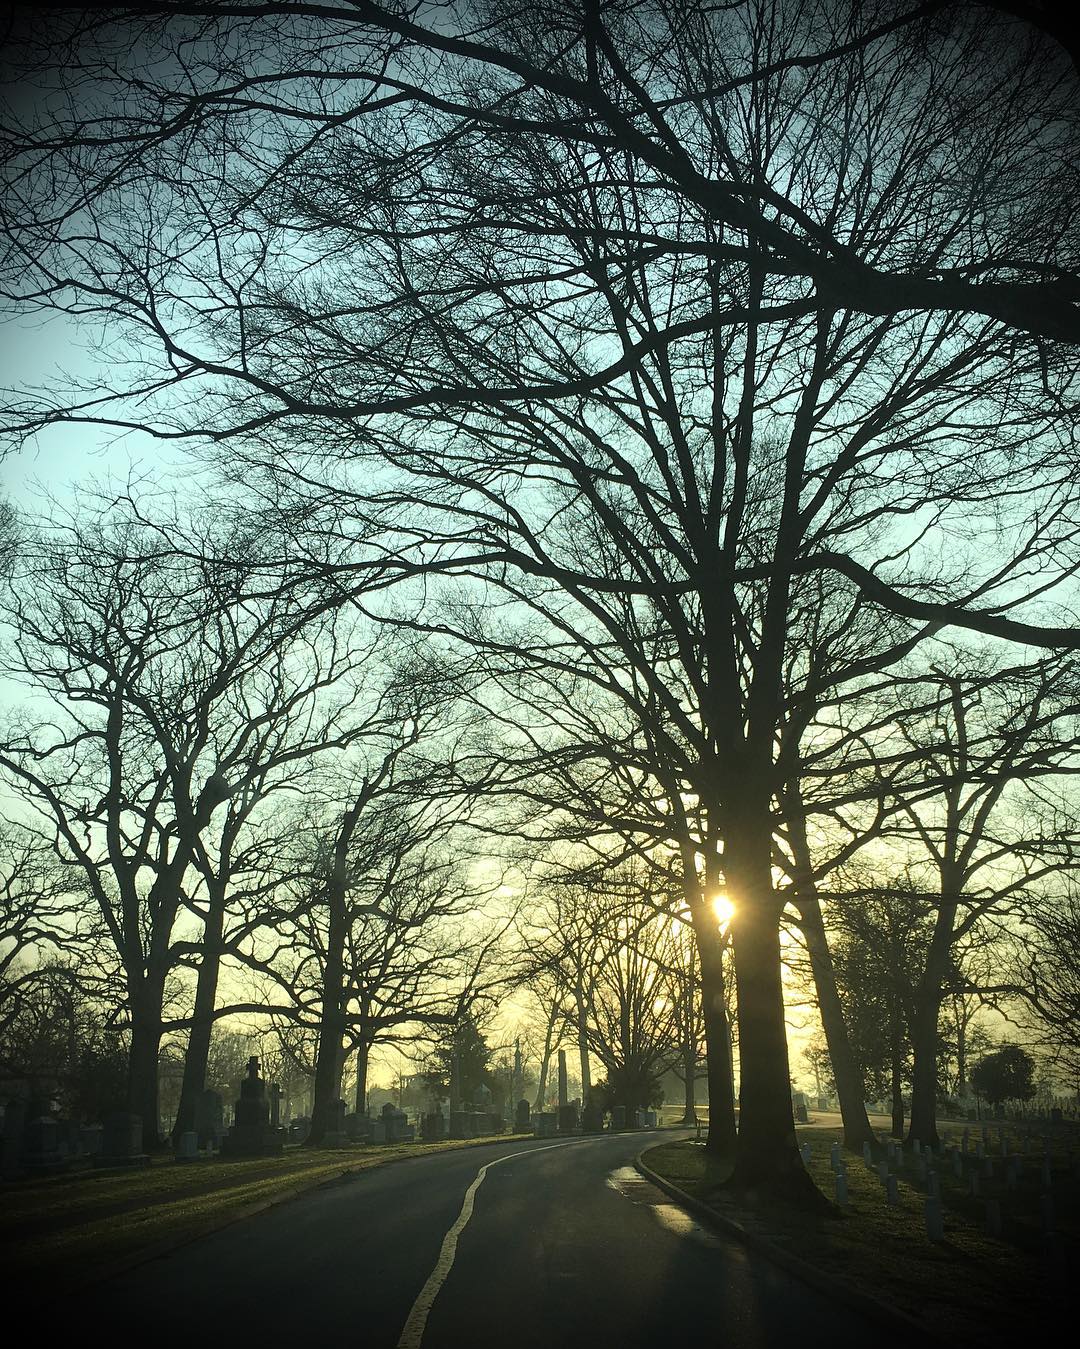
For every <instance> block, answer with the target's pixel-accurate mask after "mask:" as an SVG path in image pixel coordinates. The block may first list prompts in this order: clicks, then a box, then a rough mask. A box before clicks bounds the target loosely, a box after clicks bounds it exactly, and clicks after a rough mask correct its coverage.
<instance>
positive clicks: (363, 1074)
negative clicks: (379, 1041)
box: [356, 1039, 371, 1115]
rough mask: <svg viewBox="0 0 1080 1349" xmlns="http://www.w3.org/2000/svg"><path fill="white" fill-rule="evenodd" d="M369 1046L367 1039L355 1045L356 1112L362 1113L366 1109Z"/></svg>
mask: <svg viewBox="0 0 1080 1349" xmlns="http://www.w3.org/2000/svg"><path fill="white" fill-rule="evenodd" d="M370 1053H371V1046H370V1045H369V1044H368V1042H367V1040H366V1039H365V1040H361V1041H360V1043H359V1044H358V1045H357V1046H356V1113H357V1114H358V1115H362V1114H363V1113H364V1111H365V1110H366V1109H367V1075H368V1056H369V1054H370Z"/></svg>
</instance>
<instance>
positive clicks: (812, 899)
mask: <svg viewBox="0 0 1080 1349" xmlns="http://www.w3.org/2000/svg"><path fill="white" fill-rule="evenodd" d="M796 902H797V904H798V908H799V917H800V920H801V923H802V932H803V936H804V937H805V939H806V949H807V951H808V952H809V954H810V967H811V969H812V970H813V974H814V987H815V989H816V990H817V999H818V1010H819V1011H820V1013H821V1024H822V1026H823V1027H824V1030H825V1042H826V1044H827V1045H828V1047H829V1061H830V1062H831V1063H832V1070H833V1078H834V1079H835V1081H836V1094H837V1096H838V1097H839V1098H840V1114H841V1116H842V1118H843V1121H844V1147H846V1148H849V1149H851V1151H853V1152H861V1151H862V1146H863V1144H864V1143H873V1142H875V1141H876V1140H875V1136H874V1131H873V1129H871V1128H870V1121H869V1120H868V1119H867V1117H866V1103H865V1102H864V1101H863V1082H862V1074H861V1073H860V1072H859V1067H858V1064H857V1063H856V1062H855V1055H854V1054H853V1053H852V1050H851V1041H850V1039H849V1038H848V1033H847V1024H846V1022H845V1021H844V1010H843V1008H842V1006H841V1004H840V994H839V993H838V992H837V988H836V971H835V969H834V968H833V962H832V953H831V952H830V950H829V941H828V937H827V936H826V933H825V923H824V921H823V919H822V917H821V904H820V901H819V900H818V898H817V896H816V895H814V896H810V895H806V896H800V897H799V899H798V900H797V901H796Z"/></svg>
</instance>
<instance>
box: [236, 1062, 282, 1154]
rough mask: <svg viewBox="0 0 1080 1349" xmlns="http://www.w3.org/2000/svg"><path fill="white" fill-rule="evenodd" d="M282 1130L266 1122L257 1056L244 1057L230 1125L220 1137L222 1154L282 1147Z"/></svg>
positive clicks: (275, 1150) (266, 1106)
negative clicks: (244, 1068) (244, 1069)
mask: <svg viewBox="0 0 1080 1349" xmlns="http://www.w3.org/2000/svg"><path fill="white" fill-rule="evenodd" d="M282 1146H283V1141H282V1131H281V1130H280V1129H275V1128H274V1127H273V1125H272V1124H271V1123H270V1102H269V1101H268V1100H267V1099H266V1083H265V1082H264V1081H263V1079H262V1078H261V1077H260V1076H259V1060H258V1059H257V1058H256V1057H255V1056H254V1055H252V1057H251V1058H250V1059H248V1068H247V1077H245V1078H244V1080H243V1082H241V1083H240V1099H239V1100H238V1101H237V1103H236V1113H235V1116H234V1119H233V1126H232V1128H231V1129H230V1130H229V1132H228V1133H227V1134H226V1135H225V1138H224V1139H223V1140H222V1144H221V1151H222V1154H223V1156H226V1157H267V1156H274V1155H276V1154H277V1153H280V1152H281V1150H282Z"/></svg>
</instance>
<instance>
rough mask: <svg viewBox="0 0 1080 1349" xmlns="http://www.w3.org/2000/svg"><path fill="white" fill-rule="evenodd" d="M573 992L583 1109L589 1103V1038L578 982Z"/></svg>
mask: <svg viewBox="0 0 1080 1349" xmlns="http://www.w3.org/2000/svg"><path fill="white" fill-rule="evenodd" d="M575 994H576V997H575V1002H574V1006H575V1008H576V1011H577V1042H578V1061H579V1063H580V1065H581V1106H582V1109H584V1108H585V1106H587V1105H588V1104H589V1089H590V1087H591V1086H592V1076H591V1074H590V1072H589V1039H588V1020H587V1011H586V1006H585V995H584V993H583V991H582V989H581V985H580V984H579V985H578V987H577V988H576V990H575Z"/></svg>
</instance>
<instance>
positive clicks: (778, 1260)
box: [634, 1143, 956, 1349]
mask: <svg viewBox="0 0 1080 1349" xmlns="http://www.w3.org/2000/svg"><path fill="white" fill-rule="evenodd" d="M657 1146H662V1145H660V1144H655V1143H654V1144H653V1145H652V1147H657ZM651 1150H652V1149H651V1148H643V1149H642V1150H641V1152H639V1153H638V1155H637V1157H635V1159H634V1166H635V1167H636V1168H637V1170H638V1171H639V1172H640V1173H641V1175H643V1176H644V1177H645V1179H646V1180H648V1181H650V1182H651V1183H652V1184H653V1185H655V1186H656V1187H657V1188H658V1189H660V1190H663V1191H664V1193H665V1194H667V1195H668V1196H669V1197H670V1198H672V1199H674V1200H676V1201H677V1202H678V1203H679V1204H680V1205H682V1207H683V1208H686V1209H689V1211H690V1212H691V1213H693V1214H695V1215H696V1216H697V1217H699V1218H704V1219H705V1220H706V1221H707V1222H708V1223H710V1224H712V1226H714V1227H718V1228H719V1229H720V1231H722V1232H724V1233H725V1234H726V1235H727V1236H729V1237H733V1238H734V1239H735V1240H736V1241H738V1242H740V1243H741V1244H742V1245H744V1246H746V1247H748V1248H749V1249H750V1250H752V1251H756V1252H757V1253H758V1254H759V1255H763V1256H764V1257H765V1258H766V1259H767V1260H769V1261H771V1262H772V1263H773V1264H774V1265H779V1266H780V1268H781V1269H784V1270H786V1271H787V1272H788V1273H789V1274H792V1275H794V1276H795V1277H796V1278H797V1279H801V1280H802V1282H803V1283H807V1284H809V1285H810V1286H811V1287H812V1288H815V1289H817V1291H818V1292H821V1293H828V1294H829V1296H830V1297H833V1298H836V1299H837V1301H840V1302H844V1303H846V1304H847V1305H848V1306H849V1307H851V1308H852V1309H853V1310H854V1311H859V1312H862V1313H863V1314H864V1315H866V1316H869V1317H870V1318H872V1319H873V1320H876V1321H878V1322H880V1323H881V1325H882V1327H883V1328H886V1329H889V1330H893V1331H895V1332H897V1333H898V1334H899V1333H900V1332H904V1333H905V1334H907V1335H910V1334H912V1333H914V1334H917V1335H918V1336H919V1337H920V1338H919V1339H918V1340H916V1341H915V1343H916V1344H922V1345H926V1346H928V1349H945V1344H946V1341H945V1340H943V1339H940V1338H939V1337H938V1335H937V1334H936V1333H935V1332H934V1331H933V1330H931V1329H930V1327H929V1326H927V1324H926V1323H925V1322H924V1321H919V1320H917V1319H916V1318H915V1317H914V1316H909V1315H908V1313H907V1312H904V1311H901V1310H900V1308H899V1307H894V1306H893V1305H892V1304H891V1303H889V1302H884V1301H882V1300H881V1299H880V1298H877V1297H874V1296H873V1294H871V1293H864V1292H862V1291H861V1290H860V1289H858V1288H855V1287H854V1286H853V1285H852V1284H850V1283H848V1282H847V1280H845V1279H837V1278H834V1277H833V1275H831V1274H826V1273H825V1272H824V1270H822V1269H821V1268H820V1267H819V1266H817V1265H813V1264H811V1263H810V1262H809V1261H808V1260H803V1259H802V1258H801V1257H800V1256H797V1255H792V1254H791V1252H790V1251H785V1250H784V1249H783V1248H782V1247H780V1246H777V1245H776V1244H775V1243H774V1242H772V1241H769V1239H768V1238H767V1237H762V1236H759V1235H758V1234H757V1233H756V1232H750V1231H748V1230H747V1229H746V1228H745V1227H743V1225H742V1224H741V1223H739V1222H736V1221H735V1219H734V1218H729V1217H728V1216H727V1215H726V1214H724V1213H720V1212H719V1211H718V1210H717V1209H714V1208H713V1207H712V1205H711V1204H706V1203H705V1201H704V1200H702V1199H696V1198H695V1197H694V1196H693V1195H691V1194H687V1193H686V1191H685V1190H681V1189H680V1188H679V1187H678V1186H677V1185H674V1184H673V1183H672V1182H671V1181H670V1180H667V1179H665V1177H664V1176H661V1175H660V1174H659V1173H658V1172H656V1171H654V1170H653V1169H652V1167H651V1166H649V1164H648V1162H646V1161H645V1160H644V1157H645V1153H646V1152H649V1151H651ZM949 1343H950V1344H951V1345H953V1346H954V1347H955V1344H956V1341H955V1340H950V1341H949Z"/></svg>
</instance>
